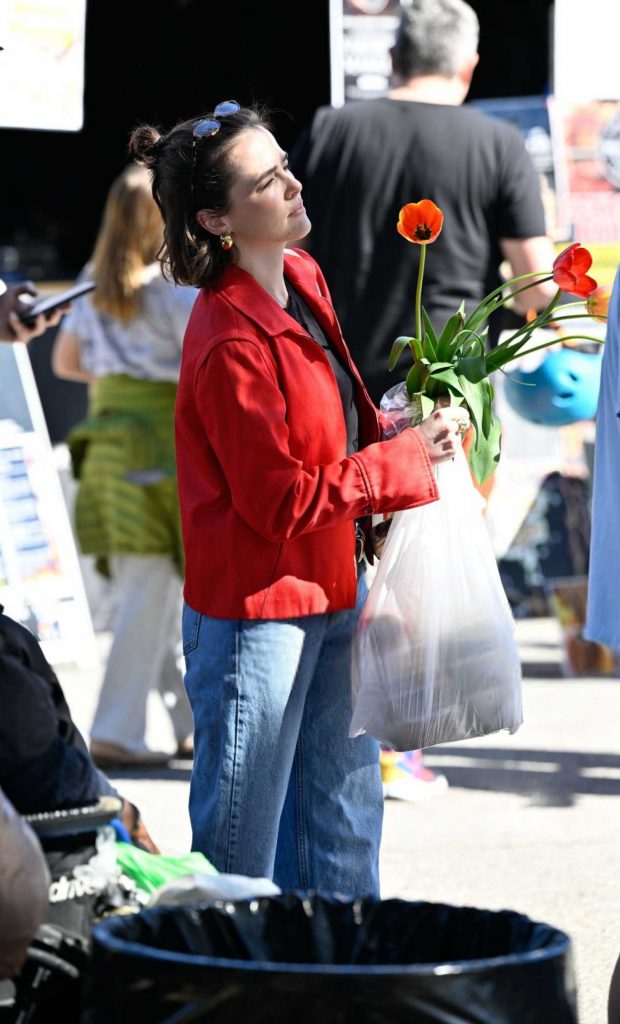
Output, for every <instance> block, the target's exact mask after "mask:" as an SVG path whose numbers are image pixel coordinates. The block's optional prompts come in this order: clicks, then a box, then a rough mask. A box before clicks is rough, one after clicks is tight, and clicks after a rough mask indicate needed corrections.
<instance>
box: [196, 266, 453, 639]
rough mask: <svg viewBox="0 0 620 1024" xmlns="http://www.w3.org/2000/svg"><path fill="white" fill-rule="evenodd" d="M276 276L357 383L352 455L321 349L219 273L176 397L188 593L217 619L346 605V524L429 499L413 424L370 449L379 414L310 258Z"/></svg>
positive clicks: (350, 540)
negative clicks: (355, 440) (356, 434)
mask: <svg viewBox="0 0 620 1024" xmlns="http://www.w3.org/2000/svg"><path fill="white" fill-rule="evenodd" d="M285 274H286V277H287V278H288V279H289V280H290V281H291V283H292V285H293V287H295V288H296V289H297V290H298V291H299V293H300V294H301V295H302V296H303V298H304V299H305V300H306V302H307V303H308V305H309V306H310V307H311V308H312V310H313V312H314V314H315V316H316V318H317V320H318V321H319V323H320V324H321V326H322V327H323V329H324V330H325V332H326V333H327V335H328V336H329V338H330V341H331V342H332V343H333V345H334V347H335V348H336V349H337V350H338V351H339V352H340V353H341V354H342V355H343V356H344V358H345V360H346V361H347V364H348V366H349V368H350V370H351V373H352V374H353V376H354V378H355V380H356V381H357V396H356V397H357V405H358V411H359V443H360V451H358V452H356V453H355V454H353V455H351V456H350V457H348V458H347V457H346V429H345V422H344V415H343V412H342V404H341V401H340V394H339V391H338V386H337V384H336V380H335V377H334V374H333V371H332V369H331V367H330V365H329V361H328V359H327V357H326V356H325V354H324V353H323V351H322V349H321V348H320V346H319V345H317V343H316V342H315V341H314V340H313V339H312V338H311V337H310V335H309V334H307V333H306V331H304V329H303V328H302V327H301V326H300V325H299V324H298V323H297V321H296V320H294V319H293V318H292V317H290V316H289V315H288V313H286V311H285V310H284V309H282V308H281V307H280V306H279V305H278V304H277V302H275V301H274V299H272V297H271V296H270V295H269V294H268V293H267V292H266V291H265V290H264V289H263V288H262V287H261V285H259V284H258V282H257V281H256V280H255V278H253V277H252V276H251V275H250V274H248V273H246V272H245V271H243V270H240V269H239V268H238V267H235V266H231V267H229V268H227V269H226V271H225V272H224V274H223V276H222V277H221V278H220V279H219V280H218V282H217V284H216V285H215V286H214V287H213V288H209V289H204V290H202V291H201V292H200V293H199V295H198V298H197V299H196V302H195V305H194V308H193V310H192V313H191V316H190V319H189V323H188V325H187V329H186V332H185V339H184V342H183V358H182V363H181V374H180V381H179V389H178V394H177V405H176V449H177V470H178V479H179V499H180V506H181V521H182V527H183V541H184V547H185V565H186V570H185V571H186V576H185V600H186V601H187V603H188V604H189V605H190V606H191V607H192V608H194V609H195V610H196V611H199V612H202V613H203V614H206V615H210V616H214V617H216V618H250V619H255V618H265V619H279V618H289V617H292V616H298V615H312V614H317V613H320V612H333V611H338V610H340V609H344V608H352V607H353V606H354V604H355V598H356V587H357V574H356V564H355V527H354V522H353V520H354V519H355V518H357V517H358V516H362V515H367V514H369V513H375V512H394V511H397V510H398V509H404V508H412V507H414V506H416V505H423V504H426V503H427V502H430V501H434V500H435V499H436V498H437V497H438V492H437V487H436V483H435V477H434V474H433V471H432V468H431V464H430V462H429V459H428V456H427V454H426V451H425V449H424V447H423V445H422V444H421V442H420V441H419V440H418V437H417V435H416V433H415V432H414V431H413V430H405V431H403V432H402V433H401V434H399V435H398V436H397V437H395V438H393V439H391V440H389V441H383V442H381V443H377V442H378V439H379V425H378V415H377V410H376V409H375V407H374V405H373V404H372V402H371V399H370V397H369V395H368V393H367V391H366V389H365V388H364V385H363V384H362V381H361V379H360V377H359V374H358V373H357V370H356V369H355V367H354V366H353V364H352V362H351V357H350V355H349V352H348V350H347V347H346V345H345V343H344V341H343V338H342V335H341V333H340V328H339V326H338V322H337V319H336V316H335V313H334V310H333V308H332V305H331V302H330V298H329V293H328V290H327V286H326V284H325V280H324V278H323V275H322V273H321V271H320V269H319V267H318V266H317V264H316V263H315V261H314V260H313V259H312V257H311V256H309V255H308V254H307V253H305V252H302V251H301V250H287V252H286V253H285Z"/></svg>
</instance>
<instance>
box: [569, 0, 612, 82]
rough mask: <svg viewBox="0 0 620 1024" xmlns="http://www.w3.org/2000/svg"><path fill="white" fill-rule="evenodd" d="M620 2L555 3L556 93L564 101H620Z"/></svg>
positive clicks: (603, 0) (574, 0) (578, 1)
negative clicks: (619, 65)
mask: <svg viewBox="0 0 620 1024" xmlns="http://www.w3.org/2000/svg"><path fill="white" fill-rule="evenodd" d="M619 41H620V3H619V2H618V0H588V4H587V6H584V4H583V3H582V0H555V4H554V19H553V92H554V93H555V95H556V97H559V98H560V99H563V100H576V101H579V102H584V101H586V100H617V99H620V73H619V72H618V45H619Z"/></svg>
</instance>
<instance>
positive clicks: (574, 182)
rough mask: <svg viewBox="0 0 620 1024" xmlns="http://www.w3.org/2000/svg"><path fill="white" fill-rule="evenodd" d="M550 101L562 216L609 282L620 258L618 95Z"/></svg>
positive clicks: (619, 114) (619, 134) (619, 130)
mask: <svg viewBox="0 0 620 1024" xmlns="http://www.w3.org/2000/svg"><path fill="white" fill-rule="evenodd" d="M554 107H555V109H556V121H557V124H558V139H557V147H558V151H561V158H562V160H563V162H564V163H565V166H566V190H565V192H563V194H562V196H561V208H562V217H563V219H565V220H566V221H568V222H570V224H571V230H572V237H573V238H574V239H575V241H579V242H581V243H582V244H583V245H587V246H588V248H589V249H590V251H591V252H592V255H593V256H594V262H595V266H596V269H597V278H599V279H600V280H601V282H603V283H609V282H610V281H611V280H613V276H614V273H615V270H616V268H617V266H618V264H619V263H620V100H591V101H589V102H584V101H580V102H579V101H573V100H567V99H561V98H560V99H559V98H556V99H555V100H554Z"/></svg>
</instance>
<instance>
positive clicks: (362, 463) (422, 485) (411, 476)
mask: <svg viewBox="0 0 620 1024" xmlns="http://www.w3.org/2000/svg"><path fill="white" fill-rule="evenodd" d="M351 458H353V459H354V460H355V461H356V462H357V464H358V466H359V469H360V475H361V478H362V480H363V483H364V486H365V488H366V491H367V493H368V502H369V508H368V512H370V513H376V512H399V511H401V510H402V509H406V508H415V507H416V506H417V505H426V504H428V503H429V502H431V501H436V500H437V498H438V497H439V491H438V489H437V481H436V479H435V473H434V471H433V467H432V464H431V461H430V459H429V457H428V453H427V451H426V448H425V447H424V445H423V443H422V441H421V440H420V438H419V437H418V436H417V434H416V432H415V431H414V430H411V429H409V428H407V429H405V430H403V431H402V432H401V433H400V434H398V435H397V436H396V437H394V438H391V439H390V440H389V441H381V442H379V443H377V444H372V445H369V446H368V447H367V448H363V449H362V450H361V451H359V452H356V453H355V455H353V456H351Z"/></svg>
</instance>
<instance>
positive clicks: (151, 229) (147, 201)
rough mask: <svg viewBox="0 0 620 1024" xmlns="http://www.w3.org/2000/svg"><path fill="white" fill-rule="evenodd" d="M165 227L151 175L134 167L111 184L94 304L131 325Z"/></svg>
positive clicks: (96, 257)
mask: <svg viewBox="0 0 620 1024" xmlns="http://www.w3.org/2000/svg"><path fill="white" fill-rule="evenodd" d="M163 241H164V225H163V221H162V217H161V214H160V212H159V210H158V209H157V205H156V204H155V202H154V200H153V195H152V192H151V182H150V178H149V175H148V173H147V171H146V170H145V169H144V167H140V166H138V164H135V163H134V164H131V165H130V166H129V167H127V168H125V170H124V171H123V172H122V174H119V176H118V178H116V180H115V181H114V183H113V184H112V187H111V188H110V191H109V192H108V197H107V200H106V204H105V208H104V211H103V217H102V219H101V226H100V228H99V233H98V235H97V240H96V242H95V248H94V251H93V255H92V268H93V269H92V276H93V280H94V281H96V282H97V290H96V291H95V292H93V296H92V299H91V301H92V303H93V305H94V306H95V307H96V308H97V309H99V310H101V312H102V313H107V314H108V315H109V316H112V317H114V318H115V319H117V320H120V321H122V322H123V323H126V322H127V321H128V320H131V319H132V317H134V316H135V315H136V313H137V311H138V308H139V305H140V289H141V288H142V285H143V284H144V269H145V268H146V267H148V266H150V265H151V264H152V263H154V262H155V260H156V259H157V254H158V253H159V251H160V249H161V247H162V245H163Z"/></svg>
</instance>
